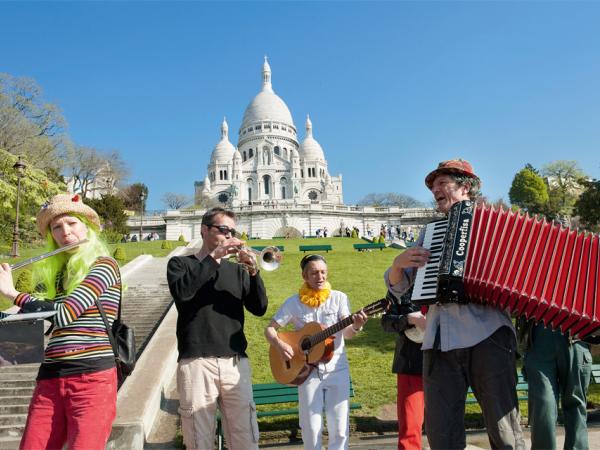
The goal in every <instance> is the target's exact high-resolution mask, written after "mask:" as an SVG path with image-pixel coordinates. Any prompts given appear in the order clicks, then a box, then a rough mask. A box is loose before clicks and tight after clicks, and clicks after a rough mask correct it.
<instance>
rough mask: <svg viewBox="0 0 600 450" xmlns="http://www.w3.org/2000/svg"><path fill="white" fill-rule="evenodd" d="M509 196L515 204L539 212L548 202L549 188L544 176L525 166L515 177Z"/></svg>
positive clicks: (531, 211)
mask: <svg viewBox="0 0 600 450" xmlns="http://www.w3.org/2000/svg"><path fill="white" fill-rule="evenodd" d="M508 197H509V199H510V202H511V203H512V204H513V205H517V206H519V207H520V208H523V209H525V210H527V211H529V212H530V213H531V214H539V213H541V212H543V210H544V207H545V206H546V204H547V203H548V189H547V187H546V183H544V180H543V179H542V177H540V176H539V175H537V174H536V173H535V172H534V171H532V170H531V169H530V168H527V167H525V168H524V169H521V170H520V171H519V172H517V174H516V175H515V177H514V178H513V181H512V184H511V186H510V190H509V192H508Z"/></svg>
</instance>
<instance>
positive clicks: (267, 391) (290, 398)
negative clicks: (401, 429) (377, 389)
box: [217, 380, 362, 450]
mask: <svg viewBox="0 0 600 450" xmlns="http://www.w3.org/2000/svg"><path fill="white" fill-rule="evenodd" d="M252 392H253V397H254V403H255V404H256V406H261V405H281V407H279V408H275V409H273V408H268V409H265V410H261V411H256V417H258V418H260V417H275V416H297V415H298V386H288V385H285V384H279V383H264V384H253V385H252ZM352 397H354V388H353V387H352V380H350V398H352ZM360 408H362V405H361V404H360V403H356V402H350V409H351V410H354V409H360ZM223 436H224V435H223V425H222V423H221V416H220V415H219V416H217V446H218V448H219V450H221V449H223V448H225V447H224V446H223Z"/></svg>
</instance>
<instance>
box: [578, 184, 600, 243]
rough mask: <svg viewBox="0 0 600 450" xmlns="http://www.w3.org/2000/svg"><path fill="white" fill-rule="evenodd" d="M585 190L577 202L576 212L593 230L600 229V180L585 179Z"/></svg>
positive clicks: (583, 222)
mask: <svg viewBox="0 0 600 450" xmlns="http://www.w3.org/2000/svg"><path fill="white" fill-rule="evenodd" d="M583 185H584V187H585V190H584V191H583V193H582V194H581V195H580V196H579V198H578V199H577V201H576V202H575V207H574V213H575V214H576V215H578V216H579V218H580V220H581V223H582V224H583V225H584V226H585V227H587V228H589V229H590V230H592V231H595V232H598V231H600V180H593V181H584V182H583Z"/></svg>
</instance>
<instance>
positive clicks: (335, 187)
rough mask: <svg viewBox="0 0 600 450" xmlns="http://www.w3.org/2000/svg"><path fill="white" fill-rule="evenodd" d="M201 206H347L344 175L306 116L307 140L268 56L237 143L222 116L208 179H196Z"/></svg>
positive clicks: (196, 196) (244, 117)
mask: <svg viewBox="0 0 600 450" xmlns="http://www.w3.org/2000/svg"><path fill="white" fill-rule="evenodd" d="M194 185H195V186H194V187H195V199H196V204H201V203H202V200H203V199H210V200H213V201H214V202H219V203H221V204H223V205H227V206H229V207H234V208H235V207H243V206H244V205H272V206H277V205H282V206H283V205H302V204H315V203H321V204H330V205H342V204H343V192H342V176H341V175H337V176H331V175H330V173H329V169H328V167H327V160H326V159H325V154H324V152H323V148H322V147H321V145H320V144H319V143H318V142H317V140H316V139H315V138H314V137H313V125H312V122H311V120H310V117H309V116H308V115H307V117H306V132H305V134H304V140H302V142H300V141H299V138H298V134H297V130H296V125H295V124H294V119H293V118H292V114H291V113H290V110H289V109H288V107H287V105H286V104H285V102H284V101H283V100H282V99H281V98H280V97H279V96H278V95H277V94H275V91H274V90H273V85H272V82H271V67H270V65H269V62H268V61H267V58H266V57H265V61H264V64H263V69H262V89H261V91H260V92H259V93H258V94H257V95H256V96H255V97H254V99H252V101H251V102H250V104H249V105H248V107H247V108H246V111H245V112H244V116H243V119H242V124H241V126H240V129H239V131H238V137H237V147H236V146H234V145H233V144H232V143H231V142H230V140H229V126H228V124H227V120H225V119H223V123H222V124H221V140H220V141H219V142H218V143H217V145H216V146H215V147H214V149H213V151H212V154H211V157H210V162H209V163H208V167H207V173H206V177H205V178H204V181H196V182H195V183H194Z"/></svg>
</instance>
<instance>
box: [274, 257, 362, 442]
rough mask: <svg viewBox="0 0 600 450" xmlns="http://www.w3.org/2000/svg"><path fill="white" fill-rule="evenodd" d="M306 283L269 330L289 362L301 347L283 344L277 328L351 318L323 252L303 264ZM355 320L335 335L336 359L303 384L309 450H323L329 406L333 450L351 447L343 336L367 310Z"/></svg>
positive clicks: (303, 415)
mask: <svg viewBox="0 0 600 450" xmlns="http://www.w3.org/2000/svg"><path fill="white" fill-rule="evenodd" d="M300 267H301V268H302V278H303V279H304V284H303V286H302V287H301V288H300V292H299V294H296V295H293V296H292V297H290V298H288V299H287V300H286V301H285V302H284V303H283V305H282V306H281V307H280V308H279V310H278V311H277V312H276V313H275V315H274V316H273V319H272V320H271V323H270V324H269V326H268V327H267V328H266V329H265V336H266V338H267V340H268V341H269V343H270V344H271V346H273V347H275V348H277V349H278V350H279V352H280V354H281V357H282V358H283V359H284V360H285V361H289V360H291V359H292V358H293V356H294V354H295V351H302V350H301V349H300V348H299V347H296V349H294V347H293V346H292V345H290V344H289V343H286V342H284V341H283V340H282V339H280V338H279V337H278V335H277V329H278V328H280V327H282V326H284V325H286V324H288V323H290V322H291V323H292V324H293V326H294V328H295V329H296V330H298V329H301V328H303V326H304V325H305V324H307V323H310V322H318V323H320V324H322V325H323V326H325V327H328V326H331V325H334V324H335V323H336V322H339V321H340V320H343V319H345V318H347V317H350V316H351V314H350V309H349V306H348V297H347V296H346V294H344V293H343V292H340V291H334V290H331V285H330V284H329V283H328V282H327V263H326V262H325V258H324V257H323V256H321V255H307V256H305V257H304V258H302V261H301V262H300ZM351 317H352V323H351V324H350V325H349V326H347V327H346V328H344V329H343V330H341V331H340V332H338V333H336V334H335V335H334V339H333V353H332V354H331V355H330V356H331V359H329V360H327V361H319V362H317V363H316V364H314V366H312V367H308V369H309V370H310V369H312V371H311V372H310V374H309V375H308V378H306V380H305V381H304V382H303V383H302V384H300V385H299V386H298V399H299V411H300V428H301V429H302V440H303V442H304V448H305V449H306V450H309V449H314V450H317V449H318V450H320V449H321V437H322V436H321V435H322V430H323V418H322V413H323V409H325V414H326V417H327V431H328V434H329V444H328V447H327V448H328V449H329V450H342V449H347V448H348V438H349V434H350V428H349V415H348V413H349V407H348V403H349V402H348V395H349V391H350V375H349V371H348V359H347V357H346V353H345V351H344V339H350V338H352V337H353V336H355V335H356V333H358V332H359V331H360V330H361V329H362V326H363V325H364V323H365V322H366V321H367V314H366V313H365V312H364V311H362V310H361V311H359V312H358V313H356V314H353V315H352V316H351Z"/></svg>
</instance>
